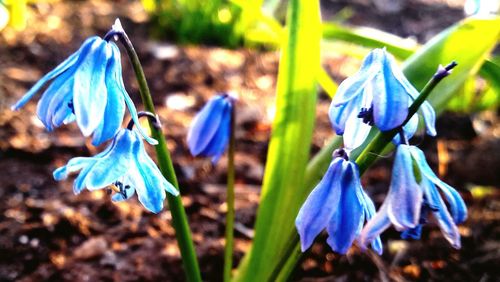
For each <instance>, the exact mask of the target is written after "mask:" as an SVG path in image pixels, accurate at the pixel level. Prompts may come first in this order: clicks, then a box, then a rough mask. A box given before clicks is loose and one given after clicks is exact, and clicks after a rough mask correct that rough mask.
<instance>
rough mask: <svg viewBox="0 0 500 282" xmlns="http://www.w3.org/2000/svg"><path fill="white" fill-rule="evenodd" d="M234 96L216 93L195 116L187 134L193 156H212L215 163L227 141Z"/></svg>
mask: <svg viewBox="0 0 500 282" xmlns="http://www.w3.org/2000/svg"><path fill="white" fill-rule="evenodd" d="M234 99H235V98H234V97H232V96H230V95H227V94H224V95H217V96H215V97H213V98H212V99H210V100H209V101H208V103H207V104H206V105H205V106H204V107H203V109H201V111H200V112H199V113H198V114H197V115H196V116H195V118H194V120H193V122H192V124H191V127H190V128H189V132H188V135H187V143H188V147H189V150H190V152H191V154H192V155H193V156H203V157H212V162H213V163H216V162H217V161H218V160H219V158H220V157H221V156H222V154H223V153H224V151H225V150H226V147H227V143H228V142H229V134H230V126H231V115H232V111H233V102H234Z"/></svg>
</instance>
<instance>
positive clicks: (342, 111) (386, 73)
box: [329, 49, 435, 150]
mask: <svg viewBox="0 0 500 282" xmlns="http://www.w3.org/2000/svg"><path fill="white" fill-rule="evenodd" d="M417 96H418V91H417V90H416V89H415V88H414V87H413V86H412V85H411V83H410V82H409V81H408V79H407V78H406V77H405V76H404V74H403V72H402V71H401V70H400V69H399V67H398V66H397V64H396V62H395V60H394V58H393V56H392V55H391V54H389V53H388V52H387V51H386V50H385V49H375V50H373V51H371V52H370V53H369V54H368V55H367V56H366V58H365V59H364V61H363V63H362V65H361V68H360V70H359V71H358V72H357V73H356V74H354V75H353V76H351V77H349V78H347V79H346V80H344V81H343V82H342V83H341V84H340V86H339V88H338V90H337V94H336V95H335V96H334V98H333V100H332V103H331V105H330V110H329V117H330V121H331V123H332V126H333V128H334V129H335V132H336V133H337V134H338V135H343V137H344V146H345V147H346V149H348V150H353V149H355V148H357V147H358V146H360V145H361V144H362V143H363V142H364V141H365V139H366V137H367V136H368V133H369V132H370V129H371V126H373V125H375V126H376V127H377V128H378V129H380V130H381V131H388V130H391V129H394V128H396V127H398V126H400V125H401V124H402V123H403V122H404V121H405V120H406V118H407V116H408V108H409V106H410V105H411V103H412V102H413V100H414V99H416V98H417ZM421 111H422V113H423V115H424V118H425V121H426V126H427V131H428V133H429V134H430V135H435V130H434V110H433V109H432V107H431V106H430V104H429V103H427V102H424V104H423V105H422V107H421ZM415 123H416V124H417V125H418V117H417V116H416V115H415V116H414V117H413V118H412V119H411V121H410V122H409V124H410V125H409V126H408V127H405V128H406V129H407V131H408V134H407V135H408V136H410V135H413V133H414V132H415V131H416V126H417V125H415Z"/></svg>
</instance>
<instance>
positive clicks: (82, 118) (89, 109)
mask: <svg viewBox="0 0 500 282" xmlns="http://www.w3.org/2000/svg"><path fill="white" fill-rule="evenodd" d="M110 56H111V48H110V47H109V45H108V43H107V42H106V41H104V40H102V39H101V40H97V41H96V42H95V43H94V44H93V45H92V49H91V51H90V52H89V54H88V55H87V56H86V58H85V59H84V60H82V62H81V63H80V65H79V66H78V69H77V70H76V72H75V75H74V80H75V81H74V86H73V104H74V109H75V115H76V123H77V124H78V127H79V128H80V130H81V131H82V133H83V135H84V136H89V135H90V134H92V132H94V130H95V129H96V128H97V126H98V125H99V123H100V122H101V120H102V118H103V115H104V109H105V108H106V101H107V90H106V84H105V81H104V77H105V70H106V64H107V61H108V59H109V58H110Z"/></svg>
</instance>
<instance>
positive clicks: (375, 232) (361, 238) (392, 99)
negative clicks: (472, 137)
mask: <svg viewBox="0 0 500 282" xmlns="http://www.w3.org/2000/svg"><path fill="white" fill-rule="evenodd" d="M418 95H419V93H418V91H417V90H416V89H415V88H414V87H413V86H412V85H411V83H410V82H409V81H408V79H407V78H406V77H405V76H404V74H403V73H402V71H401V70H400V69H399V68H398V66H397V65H396V62H395V60H394V58H393V57H392V55H390V54H389V53H387V51H386V50H385V49H375V50H373V51H371V52H370V53H369V54H368V56H367V57H366V58H365V59H364V61H363V63H362V66H361V68H360V70H359V71H358V72H357V73H356V74H355V75H353V76H351V77H349V78H348V79H346V80H345V81H343V82H342V84H341V85H340V86H339V89H338V91H337V94H336V95H335V97H334V98H333V100H332V104H331V106H330V110H329V117H330V121H331V123H332V126H333V128H334V130H335V132H336V133H337V134H338V135H342V136H343V139H344V148H343V149H339V150H337V151H335V152H334V154H333V160H332V162H331V164H330V166H329V168H328V170H327V172H326V174H325V175H324V176H323V179H322V180H321V181H320V182H319V184H318V185H317V186H316V187H315V188H314V190H313V191H312V192H311V194H310V195H309V197H308V198H307V200H306V201H305V203H304V204H303V206H302V208H301V209H300V211H299V214H298V216H297V218H296V221H295V224H296V227H297V231H298V233H299V235H300V240H301V247H302V251H305V250H306V249H308V248H309V247H310V246H311V244H312V243H313V241H314V238H315V237H316V236H317V235H318V234H319V233H320V232H321V231H322V230H323V229H324V228H325V227H326V230H327V232H328V234H329V237H328V240H327V243H328V244H329V245H330V247H331V248H332V249H333V250H334V251H336V252H339V253H342V254H344V253H346V252H347V250H348V249H349V248H350V246H351V245H352V244H353V243H354V241H355V240H357V242H358V244H359V245H360V246H361V247H362V248H365V247H366V246H368V245H370V244H371V246H372V248H373V249H374V250H375V251H376V252H377V253H379V254H381V253H382V250H383V248H382V244H381V241H380V234H381V233H382V232H383V231H384V230H386V229H387V228H389V226H390V225H391V224H392V225H393V226H394V227H395V228H396V230H398V231H401V232H402V237H403V238H413V239H418V238H420V234H421V230H422V225H423V224H425V223H426V222H427V221H428V217H429V216H430V215H433V217H434V218H435V220H436V221H437V223H438V224H439V227H440V228H441V230H442V233H443V235H444V237H445V238H446V239H447V240H448V241H449V242H450V244H451V245H452V246H453V247H455V248H460V234H459V232H458V228H457V226H456V225H457V224H459V223H462V222H464V221H465V219H466V217H467V209H466V206H465V203H464V201H463V200H462V198H461V197H460V195H459V193H458V192H457V191H456V190H455V189H454V188H453V187H451V186H449V185H447V184H446V183H444V182H443V181H441V180H440V179H439V178H438V177H437V176H436V175H435V174H434V172H433V171H432V169H431V168H430V167H429V165H428V164H427V162H426V160H425V156H424V153H423V152H422V151H421V150H420V149H418V148H417V147H415V146H412V145H409V144H408V141H407V140H408V139H410V138H411V137H412V136H413V135H414V134H415V132H416V131H417V127H418V123H419V117H418V115H417V114H415V115H414V116H412V117H411V118H410V119H409V120H408V122H407V123H406V124H404V122H405V121H406V119H407V118H408V114H409V106H410V105H411V104H412V103H413V101H414V100H415V99H416V98H417V96H418ZM420 113H421V115H422V117H423V119H424V122H425V127H426V132H427V134H429V135H431V136H435V135H436V130H435V127H434V123H435V113H434V109H433V108H432V106H431V105H430V104H429V103H428V102H424V103H423V104H422V106H421V107H420ZM373 126H375V127H377V128H378V129H379V130H380V131H383V132H384V131H389V130H394V129H399V131H400V134H399V135H397V136H396V137H395V138H394V139H393V143H394V144H395V145H397V150H396V157H395V162H394V167H393V174H392V179H391V185H390V188H389V192H388V194H387V196H386V198H385V200H384V203H383V204H382V206H381V207H380V208H379V210H378V212H375V207H374V204H373V202H372V200H371V199H370V198H369V197H368V195H367V194H366V193H365V192H364V191H363V188H362V186H361V182H360V179H359V177H360V176H359V171H358V167H357V165H356V163H355V162H352V161H350V160H349V154H350V152H351V151H352V150H354V149H356V148H358V147H359V146H360V145H361V144H363V143H364V142H365V140H366V138H367V136H368V134H369V132H370V130H372V127H373ZM441 194H442V195H443V196H444V198H445V200H446V202H445V201H444V200H443V198H442V197H441ZM446 203H448V206H449V208H448V207H447V205H446Z"/></svg>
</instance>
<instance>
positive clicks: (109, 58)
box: [12, 36, 157, 145]
mask: <svg viewBox="0 0 500 282" xmlns="http://www.w3.org/2000/svg"><path fill="white" fill-rule="evenodd" d="M46 84H49V85H48V87H47V89H46V90H45V92H44V93H43V95H42V97H41V99H40V101H39V102H38V106H37V115H38V117H39V118H40V120H41V121H42V123H43V124H44V125H45V127H46V128H47V130H49V131H52V130H53V129H54V128H56V127H59V126H61V125H62V124H67V123H70V122H73V121H75V120H76V123H77V125H78V127H79V128H80V130H81V132H82V133H83V135H84V136H90V135H91V134H93V136H92V144H94V145H99V144H101V143H103V142H105V141H107V140H109V139H111V138H113V136H114V135H115V134H116V132H117V131H118V130H119V128H120V126H121V123H122V120H123V115H124V112H125V104H126V105H127V107H128V109H129V111H130V114H131V116H132V118H133V119H134V121H137V113H136V109H135V106H134V104H133V102H132V101H131V99H130V97H129V96H128V94H127V92H126V90H125V87H124V85H123V80H122V70H121V58H120V50H119V49H118V47H117V46H116V45H115V44H114V43H113V42H108V41H106V40H103V39H101V38H100V37H97V36H94V37H91V38H89V39H87V40H86V41H85V42H84V43H83V44H82V46H81V47H80V49H79V50H78V51H76V52H75V53H74V54H72V55H71V56H70V57H69V58H67V59H66V60H65V61H64V62H62V63H61V64H60V65H59V66H57V67H56V68H55V69H53V70H52V71H50V72H49V73H47V74H46V75H45V76H44V77H42V78H41V79H40V80H39V81H38V82H37V83H36V84H35V85H34V86H33V87H32V88H31V89H30V90H29V91H28V92H27V93H26V94H25V95H24V96H23V97H22V98H21V99H20V100H19V101H18V102H17V103H16V104H15V105H14V106H12V109H13V110H18V109H19V108H21V107H22V106H24V105H25V104H26V103H27V102H28V101H29V100H30V99H31V98H32V97H33V96H34V95H35V94H36V93H38V92H40V90H41V89H42V87H43V86H44V85H46ZM137 124H138V123H137ZM138 128H139V130H141V129H140V126H139V125H138ZM141 134H142V135H143V136H144V137H145V138H146V140H147V141H148V142H149V143H151V144H157V142H156V140H154V139H151V138H149V137H148V136H147V135H146V134H145V133H144V132H142V131H141Z"/></svg>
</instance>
